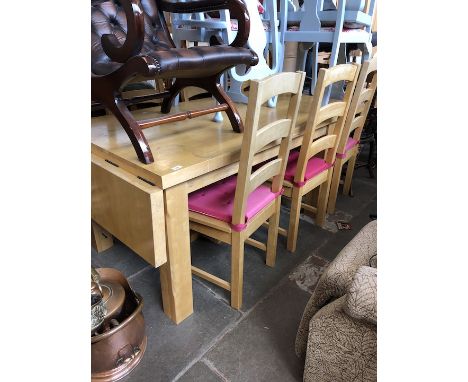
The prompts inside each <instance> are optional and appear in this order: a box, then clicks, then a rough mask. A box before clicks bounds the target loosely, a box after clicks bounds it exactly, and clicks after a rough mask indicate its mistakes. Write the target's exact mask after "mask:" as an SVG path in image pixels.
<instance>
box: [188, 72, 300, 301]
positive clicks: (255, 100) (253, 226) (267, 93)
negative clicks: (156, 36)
mask: <svg viewBox="0 0 468 382" xmlns="http://www.w3.org/2000/svg"><path fill="white" fill-rule="evenodd" d="M304 79H305V73H304V72H296V73H278V74H275V75H272V76H269V77H267V78H265V79H263V80H251V81H250V93H249V102H248V105H247V113H246V118H245V130H244V137H243V142H242V146H241V155H240V165H239V173H238V175H237V185H236V191H235V197H234V208H233V214H232V224H233V225H238V224H246V227H245V229H243V230H242V231H240V232H238V231H236V230H234V229H232V226H231V224H229V223H227V222H223V221H220V220H217V219H215V218H212V217H209V216H206V215H203V214H200V213H197V212H193V211H190V212H189V219H190V229H192V230H194V231H196V232H199V233H201V234H204V235H207V236H209V237H213V238H215V239H217V240H220V241H222V242H224V243H227V244H231V281H230V282H228V281H226V280H223V279H221V278H219V277H217V276H215V275H212V274H210V273H208V272H206V271H204V270H202V269H199V268H197V267H194V266H192V273H193V274H195V275H197V276H199V277H201V278H203V279H206V280H208V281H210V282H212V283H214V284H216V285H218V286H220V287H222V288H224V289H226V290H228V291H230V292H231V306H232V307H233V308H236V309H240V307H241V306H242V289H243V269H244V243H247V244H249V245H252V246H254V247H256V248H259V249H261V250H263V251H266V264H267V265H268V266H270V267H273V266H274V264H275V260H276V244H277V236H278V225H279V215H280V206H281V194H279V195H278V196H277V197H276V198H275V199H274V200H273V201H271V202H270V203H269V204H268V205H267V206H266V207H264V208H263V210H261V211H260V212H258V213H257V214H256V215H255V216H254V217H253V218H251V219H250V220H248V221H247V222H245V211H246V207H247V199H248V196H249V195H250V193H251V192H252V191H254V190H255V189H256V188H257V187H258V186H260V185H261V184H263V183H265V182H267V181H268V180H269V179H272V182H271V191H272V192H274V193H280V192H281V190H282V184H283V179H284V173H285V170H286V165H287V158H288V155H289V149H290V142H291V131H292V129H293V127H294V126H295V124H296V118H297V113H298V110H299V105H300V100H301V96H302V88H303V85H304ZM284 93H291V98H290V102H289V108H288V112H287V116H286V118H285V119H279V120H277V121H274V122H271V123H268V124H267V125H265V126H263V127H261V128H260V127H259V117H260V109H261V106H262V105H263V104H264V103H266V102H267V101H268V100H269V99H271V98H272V97H274V96H277V95H280V94H284ZM277 140H281V144H280V149H279V154H278V157H277V158H276V159H273V160H271V161H269V162H267V163H266V164H263V165H262V166H261V167H260V168H257V169H255V171H254V172H253V173H252V164H253V159H254V156H255V154H256V153H257V152H259V151H261V150H262V149H263V148H264V147H265V146H267V145H268V144H270V143H272V142H275V141H277ZM266 221H268V222H269V228H268V241H267V243H266V244H264V243H261V242H259V241H257V240H254V239H251V238H250V236H251V235H252V234H253V233H254V232H255V231H256V230H257V229H258V228H259V227H260V226H261V225H262V224H263V223H265V222H266Z"/></svg>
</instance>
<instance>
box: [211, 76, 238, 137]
mask: <svg viewBox="0 0 468 382" xmlns="http://www.w3.org/2000/svg"><path fill="white" fill-rule="evenodd" d="M204 88H205V89H206V90H208V91H209V92H210V93H211V94H212V95H213V97H214V98H215V99H216V101H218V102H219V103H220V104H222V103H226V104H227V105H228V106H229V107H228V109H227V110H226V114H227V116H228V118H229V121H230V122H231V126H232V129H233V130H234V131H235V132H236V133H242V132H243V131H244V123H243V122H242V119H241V117H240V115H239V112H238V111H237V108H236V106H235V104H234V102H232V100H231V98H230V97H229V96H228V95H227V94H226V92H225V91H224V89H223V87H222V86H221V84H220V83H219V82H212V83H207V84H206V85H205V87H204Z"/></svg>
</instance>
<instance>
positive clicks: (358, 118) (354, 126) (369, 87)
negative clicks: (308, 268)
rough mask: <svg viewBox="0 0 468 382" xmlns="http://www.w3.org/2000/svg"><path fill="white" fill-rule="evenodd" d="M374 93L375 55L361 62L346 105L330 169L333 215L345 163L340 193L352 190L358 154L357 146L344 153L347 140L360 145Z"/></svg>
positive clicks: (330, 207) (375, 77)
mask: <svg viewBox="0 0 468 382" xmlns="http://www.w3.org/2000/svg"><path fill="white" fill-rule="evenodd" d="M376 90H377V55H375V56H374V57H373V58H372V59H371V60H370V61H366V62H364V64H363V65H362V67H361V72H360V74H359V78H358V81H357V83H356V88H355V90H354V95H353V98H352V100H351V105H350V106H349V110H348V115H347V117H346V122H345V125H344V129H343V134H342V135H341V139H340V143H339V144H338V149H337V152H338V153H342V154H341V155H337V157H336V161H335V166H334V170H333V177H332V182H331V189H330V196H329V199H328V207H327V212H328V213H329V214H332V213H334V212H335V206H336V198H337V195H338V188H339V185H340V178H341V171H342V169H343V166H344V164H345V163H346V162H349V163H348V168H347V169H346V175H345V181H344V185H343V194H344V195H349V193H350V190H351V182H352V179H353V173H354V167H355V165H356V160H357V156H358V154H359V143H358V144H356V145H355V146H354V147H352V148H351V149H350V150H348V151H346V152H345V147H346V143H347V141H348V137H350V136H351V135H352V138H353V139H354V140H356V141H357V142H359V140H360V138H361V133H362V129H363V128H364V125H365V123H366V119H367V114H368V113H369V109H370V107H371V104H372V100H373V98H374V94H375V92H376Z"/></svg>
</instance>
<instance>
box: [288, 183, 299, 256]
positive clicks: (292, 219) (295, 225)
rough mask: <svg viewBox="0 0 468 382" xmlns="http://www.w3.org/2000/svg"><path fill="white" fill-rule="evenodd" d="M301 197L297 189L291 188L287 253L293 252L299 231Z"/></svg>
mask: <svg viewBox="0 0 468 382" xmlns="http://www.w3.org/2000/svg"><path fill="white" fill-rule="evenodd" d="M301 203H302V195H301V189H300V188H299V187H293V192H292V195H291V212H290V215H289V227H288V243H287V248H288V251H290V252H294V251H295V250H296V244H297V232H298V230H299V216H300V213H301Z"/></svg>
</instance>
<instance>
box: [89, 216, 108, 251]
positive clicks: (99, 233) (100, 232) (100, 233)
mask: <svg viewBox="0 0 468 382" xmlns="http://www.w3.org/2000/svg"><path fill="white" fill-rule="evenodd" d="M91 245H92V247H93V248H94V249H95V250H96V252H97V253H100V252H102V251H105V250H106V249H109V248H110V247H112V246H113V245H114V239H113V237H112V235H111V234H110V233H109V232H107V231H106V230H105V229H104V228H102V227H101V226H100V225H99V224H97V223H95V222H94V221H92V220H91Z"/></svg>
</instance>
